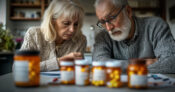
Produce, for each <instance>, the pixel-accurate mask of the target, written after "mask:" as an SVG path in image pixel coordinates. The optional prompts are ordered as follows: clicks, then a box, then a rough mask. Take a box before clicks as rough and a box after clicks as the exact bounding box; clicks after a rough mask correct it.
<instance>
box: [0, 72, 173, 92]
mask: <svg viewBox="0 0 175 92" xmlns="http://www.w3.org/2000/svg"><path fill="white" fill-rule="evenodd" d="M165 75H167V76H169V77H173V78H175V74H165ZM174 90H175V87H164V88H162V87H160V88H148V89H139V90H137V89H130V88H127V87H122V88H107V87H94V86H75V85H45V86H39V87H16V86H15V84H14V81H13V76H12V73H9V74H5V75H2V76H0V92H165V91H167V92H174Z"/></svg>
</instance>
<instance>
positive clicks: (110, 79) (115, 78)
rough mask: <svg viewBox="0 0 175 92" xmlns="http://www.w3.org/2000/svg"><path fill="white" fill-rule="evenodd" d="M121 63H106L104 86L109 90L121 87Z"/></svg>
mask: <svg viewBox="0 0 175 92" xmlns="http://www.w3.org/2000/svg"><path fill="white" fill-rule="evenodd" d="M120 76H121V62H119V61H109V62H106V86H107V87H109V88H119V87H121V85H122V83H121V78H120Z"/></svg>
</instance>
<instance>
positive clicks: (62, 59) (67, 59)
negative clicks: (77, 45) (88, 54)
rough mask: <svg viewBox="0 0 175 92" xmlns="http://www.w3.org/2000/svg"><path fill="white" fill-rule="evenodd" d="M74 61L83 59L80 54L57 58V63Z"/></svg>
mask: <svg viewBox="0 0 175 92" xmlns="http://www.w3.org/2000/svg"><path fill="white" fill-rule="evenodd" d="M76 59H83V55H82V54H81V53H80V52H72V53H69V54H67V55H65V56H62V57H60V58H59V61H74V60H76Z"/></svg>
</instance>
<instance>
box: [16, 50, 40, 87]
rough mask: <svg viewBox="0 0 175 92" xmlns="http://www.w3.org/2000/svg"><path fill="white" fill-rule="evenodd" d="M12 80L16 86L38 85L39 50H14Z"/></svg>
mask: <svg viewBox="0 0 175 92" xmlns="http://www.w3.org/2000/svg"><path fill="white" fill-rule="evenodd" d="M13 67H14V69H13V74H14V82H15V84H16V86H21V87H31V86H39V83H40V57H39V51H27V50H23V51H16V53H15V57H14V66H13Z"/></svg>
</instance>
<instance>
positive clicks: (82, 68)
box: [75, 60, 90, 86]
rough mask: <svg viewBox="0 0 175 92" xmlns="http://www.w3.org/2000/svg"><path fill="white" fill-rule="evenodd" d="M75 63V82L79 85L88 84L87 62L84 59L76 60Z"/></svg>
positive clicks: (88, 70)
mask: <svg viewBox="0 0 175 92" xmlns="http://www.w3.org/2000/svg"><path fill="white" fill-rule="evenodd" d="M75 64H76V66H75V84H76V85H80V86H85V85H89V83H90V82H89V77H90V67H89V62H88V61H86V60H76V61H75Z"/></svg>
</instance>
